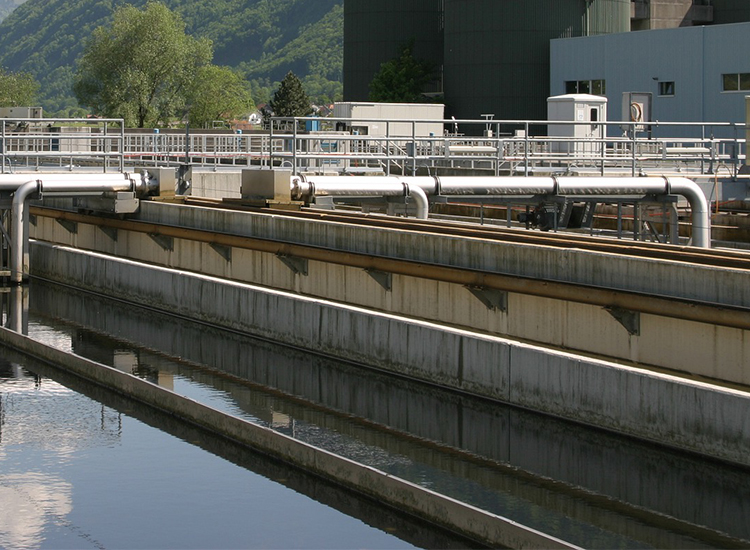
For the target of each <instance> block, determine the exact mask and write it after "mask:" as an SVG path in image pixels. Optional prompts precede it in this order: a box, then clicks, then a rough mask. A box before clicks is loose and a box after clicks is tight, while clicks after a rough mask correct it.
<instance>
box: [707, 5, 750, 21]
mask: <svg viewBox="0 0 750 550" xmlns="http://www.w3.org/2000/svg"><path fill="white" fill-rule="evenodd" d="M712 4H713V8H714V21H713V22H714V23H719V24H721V23H743V22H745V21H750V1H748V0H713V2H712Z"/></svg>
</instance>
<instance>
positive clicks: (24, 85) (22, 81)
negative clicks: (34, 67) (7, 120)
mask: <svg viewBox="0 0 750 550" xmlns="http://www.w3.org/2000/svg"><path fill="white" fill-rule="evenodd" d="M38 90H39V83H38V82H37V81H36V80H34V77H32V76H31V75H30V74H28V73H12V72H8V71H6V70H5V69H2V68H0V107H31V106H33V105H34V102H35V101H36V94H37V91H38Z"/></svg>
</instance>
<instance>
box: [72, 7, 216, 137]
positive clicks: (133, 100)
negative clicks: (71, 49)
mask: <svg viewBox="0 0 750 550" xmlns="http://www.w3.org/2000/svg"><path fill="white" fill-rule="evenodd" d="M211 57H212V46H211V42H210V41H209V40H207V39H195V38H192V37H190V36H188V35H187V34H185V24H184V22H183V21H182V19H181V18H180V17H179V16H178V15H176V14H175V13H173V12H171V11H170V10H169V8H167V7H166V6H165V5H164V4H161V3H158V2H149V3H148V4H146V6H145V7H144V9H143V10H138V9H137V8H135V7H133V6H131V5H125V6H123V7H120V8H118V9H117V11H116V12H115V14H114V18H113V21H112V24H111V25H110V26H102V27H98V28H97V29H96V30H95V31H94V33H93V34H92V37H91V40H90V41H89V42H88V43H87V45H86V47H85V50H84V53H83V56H82V58H81V60H80V63H79V67H78V73H77V75H76V79H75V84H74V91H75V94H76V97H77V98H78V101H79V102H80V103H81V104H82V105H87V106H89V107H91V108H92V109H94V111H95V112H96V113H97V114H101V115H104V116H107V117H113V118H123V119H124V120H125V124H126V125H129V126H133V125H135V126H137V127H139V128H143V127H145V126H156V125H158V124H159V123H164V122H166V121H167V120H168V119H169V118H171V117H173V116H174V115H175V114H176V113H178V112H179V111H181V110H184V105H185V96H186V94H187V89H188V86H189V83H190V82H191V81H192V80H193V78H194V77H195V75H196V73H197V72H198V69H199V68H200V67H203V66H205V65H207V64H208V63H209V61H210V60H211Z"/></svg>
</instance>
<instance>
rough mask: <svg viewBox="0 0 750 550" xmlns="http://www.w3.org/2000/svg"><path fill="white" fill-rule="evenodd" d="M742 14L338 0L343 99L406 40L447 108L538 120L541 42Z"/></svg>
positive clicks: (648, 7) (594, 3)
mask: <svg viewBox="0 0 750 550" xmlns="http://www.w3.org/2000/svg"><path fill="white" fill-rule="evenodd" d="M744 21H750V6H749V5H748V3H747V2H745V1H743V0H711V1H708V0H650V1H643V0H633V1H631V0H587V1H583V0H527V1H524V2H520V1H514V2H510V1H508V2H498V1H496V0H384V1H382V2H369V1H367V0H346V2H345V4H344V99H345V101H366V100H368V95H369V89H368V87H369V83H370V81H371V80H372V77H373V76H374V75H375V73H376V72H377V71H378V69H379V68H380V65H381V64H382V63H384V62H386V61H389V60H390V59H392V58H393V57H394V56H395V55H396V53H397V51H398V48H399V47H400V46H401V45H403V44H405V43H409V42H413V44H414V48H413V54H414V56H415V57H416V58H419V59H423V60H425V61H428V62H430V63H431V64H432V65H433V66H435V67H436V68H437V69H436V75H435V79H434V81H433V82H432V83H431V84H430V85H429V87H428V89H426V90H425V93H426V94H427V95H428V96H433V97H434V96H437V97H442V98H443V99H444V101H445V104H446V115H447V116H455V117H456V118H458V119H476V118H479V116H480V115H481V114H485V113H492V114H493V115H494V116H495V118H497V119H503V120H514V119H544V118H545V117H546V98H547V97H548V96H549V95H550V90H551V84H552V83H551V82H550V53H549V47H550V41H551V40H554V39H560V38H575V37H593V36H597V35H605V34H612V33H625V32H628V31H630V30H645V29H659V28H669V27H680V26H695V25H704V24H716V23H722V24H724V23H736V22H744ZM639 36H641V37H642V36H644V35H639ZM673 51H677V50H673ZM588 92H589V93H598V92H597V90H589V91H588Z"/></svg>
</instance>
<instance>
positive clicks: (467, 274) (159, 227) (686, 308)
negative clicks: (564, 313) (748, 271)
mask: <svg viewBox="0 0 750 550" xmlns="http://www.w3.org/2000/svg"><path fill="white" fill-rule="evenodd" d="M31 214H32V215H36V216H42V217H48V218H53V219H56V220H67V221H72V222H78V223H83V224H90V225H94V226H98V227H109V228H114V229H121V230H124V231H135V232H139V233H145V234H149V235H161V236H165V237H172V238H176V239H184V240H188V241H194V242H201V243H206V244H214V245H220V246H228V247H235V248H239V249H245V250H253V251H257V252H264V253H268V254H274V255H278V256H292V257H297V258H302V259H306V260H311V261H317V262H324V263H333V264H337V265H343V266H348V267H354V268H360V269H365V270H376V271H382V272H386V273H392V274H396V275H404V276H409V277H417V278H423V279H429V280H433V281H442V282H447V283H453V284H457V285H463V286H466V287H469V288H488V289H494V290H501V291H506V292H513V293H518V294H525V295H531V296H538V297H542V298H550V299H554V300H564V301H570V302H576V303H581V304H587V305H592V306H598V307H602V308H607V309H623V310H628V311H635V312H640V313H644V314H649V315H655V316H660V317H669V318H674V319H681V320H686V321H694V322H698V323H707V324H712V325H719V326H725V327H731V328H738V329H742V330H749V329H750V308H744V307H736V306H726V305H721V304H712V303H705V302H700V301H693V300H684V299H678V298H669V297H661V296H652V295H648V294H644V293H638V292H632V291H622V290H613V289H606V288H600V287H593V286H587V285H578V284H573V283H565V282H559V281H554V280H542V279H534V278H527V277H519V276H515V275H504V274H501V273H493V272H486V271H480V270H473V269H465V268H459V267H450V266H444V265H437V264H430V263H424V262H417V261H411V260H403V259H396V258H388V257H382V256H372V255H367V254H361V253H354V252H344V251H340V250H333V249H327V248H321V247H315V246H307V245H300V244H293V243H285V242H279V241H272V240H267V239H259V238H254V237H244V236H238V235H231V234H226V233H216V232H209V231H202V230H197V229H188V228H184V227H175V226H169V225H163V224H155V223H146V222H140V221H129V220H118V219H111V218H102V217H96V216H89V215H84V214H77V213H73V212H67V211H62V210H54V209H49V208H40V207H32V208H31Z"/></svg>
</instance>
